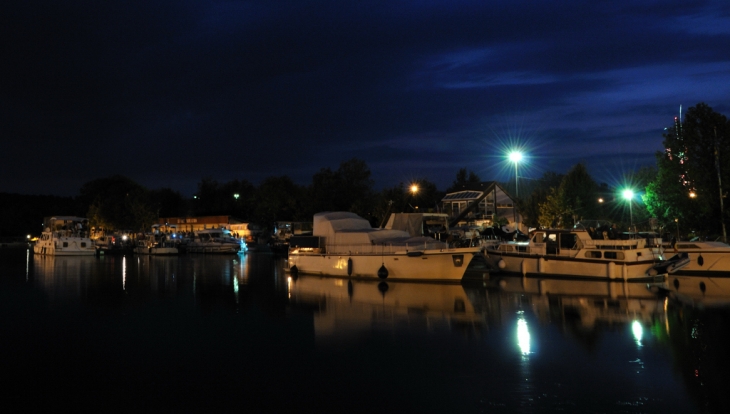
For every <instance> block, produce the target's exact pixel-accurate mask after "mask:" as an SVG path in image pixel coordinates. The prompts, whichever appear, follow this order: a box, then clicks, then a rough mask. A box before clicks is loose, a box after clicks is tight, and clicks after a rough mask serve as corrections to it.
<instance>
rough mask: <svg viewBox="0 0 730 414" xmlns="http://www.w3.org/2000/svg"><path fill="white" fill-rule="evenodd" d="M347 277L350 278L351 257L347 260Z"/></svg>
mask: <svg viewBox="0 0 730 414" xmlns="http://www.w3.org/2000/svg"><path fill="white" fill-rule="evenodd" d="M347 276H352V257H350V258H349V259H347Z"/></svg>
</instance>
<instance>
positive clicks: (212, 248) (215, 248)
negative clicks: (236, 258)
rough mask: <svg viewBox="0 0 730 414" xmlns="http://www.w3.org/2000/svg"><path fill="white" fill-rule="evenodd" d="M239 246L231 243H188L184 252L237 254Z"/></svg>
mask: <svg viewBox="0 0 730 414" xmlns="http://www.w3.org/2000/svg"><path fill="white" fill-rule="evenodd" d="M239 250H241V246H239V245H238V244H233V243H223V244H220V243H202V244H200V243H188V245H187V247H186V251H187V252H188V253H223V254H232V253H238V251H239Z"/></svg>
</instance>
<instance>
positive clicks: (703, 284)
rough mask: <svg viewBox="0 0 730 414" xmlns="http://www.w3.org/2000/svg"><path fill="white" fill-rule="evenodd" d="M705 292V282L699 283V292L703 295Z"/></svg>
mask: <svg viewBox="0 0 730 414" xmlns="http://www.w3.org/2000/svg"><path fill="white" fill-rule="evenodd" d="M705 290H707V286H705V282H700V292H702V293H703V294H704V293H705Z"/></svg>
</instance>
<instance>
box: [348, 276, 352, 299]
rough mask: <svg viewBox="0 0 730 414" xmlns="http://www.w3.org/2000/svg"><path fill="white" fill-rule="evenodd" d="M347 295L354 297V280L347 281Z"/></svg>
mask: <svg viewBox="0 0 730 414" xmlns="http://www.w3.org/2000/svg"><path fill="white" fill-rule="evenodd" d="M347 296H349V297H350V298H352V280H348V281H347Z"/></svg>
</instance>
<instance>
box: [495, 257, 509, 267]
mask: <svg viewBox="0 0 730 414" xmlns="http://www.w3.org/2000/svg"><path fill="white" fill-rule="evenodd" d="M497 266H499V268H500V269H504V268H505V266H507V263H505V262H504V259H499V261H498V262H497Z"/></svg>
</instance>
